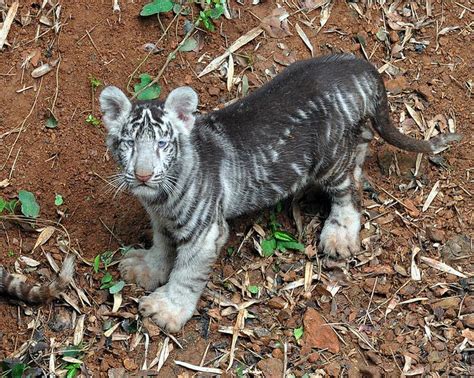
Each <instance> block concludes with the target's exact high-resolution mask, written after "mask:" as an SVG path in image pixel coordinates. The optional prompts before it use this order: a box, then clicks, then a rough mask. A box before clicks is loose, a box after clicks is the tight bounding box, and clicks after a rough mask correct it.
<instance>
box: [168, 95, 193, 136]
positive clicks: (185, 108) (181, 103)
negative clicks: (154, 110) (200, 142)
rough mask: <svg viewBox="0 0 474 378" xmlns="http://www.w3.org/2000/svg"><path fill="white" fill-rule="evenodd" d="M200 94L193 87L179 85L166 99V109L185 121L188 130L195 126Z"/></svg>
mask: <svg viewBox="0 0 474 378" xmlns="http://www.w3.org/2000/svg"><path fill="white" fill-rule="evenodd" d="M198 101H199V100H198V95H197V93H196V92H195V91H194V89H192V88H191V87H179V88H176V89H174V90H173V91H171V93H170V94H169V95H168V97H167V98H166V101H165V110H167V111H169V112H172V113H174V114H176V115H177V116H178V118H179V119H180V120H181V121H183V122H184V125H185V127H186V130H187V131H188V132H190V131H191V129H192V128H193V127H194V121H195V117H194V114H193V113H194V112H195V111H196V110H197V106H198Z"/></svg>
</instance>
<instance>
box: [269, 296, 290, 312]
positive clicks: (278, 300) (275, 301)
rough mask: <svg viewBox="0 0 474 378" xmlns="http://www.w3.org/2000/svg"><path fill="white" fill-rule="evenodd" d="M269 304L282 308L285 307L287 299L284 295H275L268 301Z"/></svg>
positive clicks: (278, 308) (275, 307) (271, 306)
mask: <svg viewBox="0 0 474 378" xmlns="http://www.w3.org/2000/svg"><path fill="white" fill-rule="evenodd" d="M267 304H268V307H270V308H273V309H276V310H281V309H283V308H285V306H286V301H285V300H284V299H283V298H282V297H273V298H272V299H270V300H269V301H268V302H267Z"/></svg>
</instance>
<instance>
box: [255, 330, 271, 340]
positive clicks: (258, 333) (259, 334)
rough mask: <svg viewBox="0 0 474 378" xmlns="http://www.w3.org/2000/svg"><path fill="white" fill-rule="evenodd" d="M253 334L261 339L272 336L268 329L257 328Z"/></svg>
mask: <svg viewBox="0 0 474 378" xmlns="http://www.w3.org/2000/svg"><path fill="white" fill-rule="evenodd" d="M253 333H254V334H255V336H257V337H258V338H261V337H265V336H268V335H269V334H270V331H269V330H268V329H266V328H261V327H259V328H255V329H254V330H253Z"/></svg>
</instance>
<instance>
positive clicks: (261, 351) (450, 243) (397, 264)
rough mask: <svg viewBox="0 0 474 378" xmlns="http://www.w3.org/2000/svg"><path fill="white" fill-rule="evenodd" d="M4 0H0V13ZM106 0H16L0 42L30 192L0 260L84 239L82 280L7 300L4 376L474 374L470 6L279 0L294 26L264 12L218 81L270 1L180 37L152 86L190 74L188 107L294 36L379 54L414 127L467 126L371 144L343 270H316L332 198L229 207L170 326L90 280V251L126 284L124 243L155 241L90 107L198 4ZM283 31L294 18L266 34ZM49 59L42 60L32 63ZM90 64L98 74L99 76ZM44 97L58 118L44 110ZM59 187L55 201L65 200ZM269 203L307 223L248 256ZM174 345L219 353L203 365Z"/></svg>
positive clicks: (303, 51)
mask: <svg viewBox="0 0 474 378" xmlns="http://www.w3.org/2000/svg"><path fill="white" fill-rule="evenodd" d="M12 3H13V1H11V0H7V1H6V4H3V1H0V9H3V19H5V17H6V13H7V10H8V8H10V6H12ZM51 3H52V4H51ZM112 3H113V1H84V0H82V1H59V5H60V12H59V18H58V17H57V16H55V17H53V14H57V12H58V9H59V6H58V5H57V4H56V2H55V1H52V2H51V1H49V2H48V1H45V2H44V4H43V2H41V1H28V2H25V1H20V5H19V8H18V11H17V14H16V17H15V18H14V21H13V23H12V26H11V29H10V31H9V33H8V38H7V41H8V45H7V46H5V47H4V49H3V51H1V52H0V85H1V96H0V197H1V198H3V199H14V198H16V196H17V194H18V191H19V190H28V191H30V192H32V193H34V194H35V196H36V199H37V201H38V203H39V205H40V207H41V212H40V217H39V218H38V220H37V221H36V225H33V227H32V226H31V225H30V224H27V223H25V222H23V221H18V220H15V219H12V217H11V216H9V215H8V214H7V213H6V212H5V211H4V213H3V214H2V215H1V217H2V218H1V220H2V223H1V227H0V263H1V264H2V265H3V266H5V267H7V268H8V270H9V271H11V272H14V271H16V273H22V274H24V275H25V276H27V277H28V280H31V282H47V281H49V279H51V277H53V270H52V268H51V264H50V262H49V261H50V260H53V261H56V263H57V264H58V265H61V261H62V259H63V257H64V253H65V252H66V251H68V252H70V253H76V254H77V255H78V256H80V258H78V259H77V273H76V276H75V286H76V288H77V289H74V288H71V289H70V290H69V291H68V294H67V297H66V299H64V298H63V299H60V300H56V301H54V302H53V303H51V304H47V305H43V306H30V305H26V304H24V303H19V302H18V301H14V300H12V299H6V298H2V299H1V302H0V345H1V348H0V349H1V350H0V360H4V366H6V367H4V374H10V376H15V375H14V374H13V373H12V372H10V373H8V371H9V369H11V368H15V366H22V365H21V364H24V365H25V367H26V366H28V367H29V368H30V369H31V370H30V371H29V372H30V373H32V374H37V375H39V376H41V375H46V374H48V373H56V374H58V375H61V374H62V375H65V374H66V373H67V372H69V374H71V376H74V374H77V375H79V374H82V376H109V377H121V376H128V375H133V374H138V375H140V374H141V375H157V376H160V377H175V376H180V377H188V376H193V375H197V376H213V375H221V376H228V377H230V376H239V377H242V376H265V377H281V376H282V375H285V376H288V377H292V376H296V377H302V376H305V377H319V376H325V375H329V376H339V375H343V376H351V377H356V376H373V377H379V376H400V375H406V376H432V377H437V376H473V375H474V370H473V362H474V361H473V360H474V353H473V351H474V349H473V348H474V331H473V329H472V328H473V327H474V297H473V295H472V290H473V286H474V285H473V280H472V275H473V273H474V269H473V268H474V259H473V251H472V236H473V221H474V219H473V208H474V206H473V200H472V193H473V191H474V186H473V177H472V175H473V174H474V171H473V170H474V163H473V157H474V155H473V154H472V148H473V147H474V145H473V141H472V138H471V135H472V131H473V128H472V125H473V114H474V113H473V109H474V108H473V102H472V88H473V72H474V66H473V62H472V42H473V39H472V28H473V21H474V8H473V5H472V3H471V2H469V1H463V0H459V1H440V0H430V1H428V0H426V1H418V2H416V1H396V2H395V3H396V4H394V3H393V2H390V1H387V2H383V1H371V2H369V5H366V4H365V2H345V1H339V0H334V1H332V2H331V1H317V0H305V1H304V2H301V3H299V2H297V1H285V2H281V3H279V5H281V6H282V7H284V9H286V11H287V12H288V14H289V17H288V19H287V20H288V25H287V27H285V25H283V28H281V24H280V22H277V23H276V24H275V23H274V24H273V29H271V30H268V27H267V28H265V32H264V33H262V34H260V35H258V36H257V37H256V38H254V39H253V40H251V41H250V42H249V43H247V44H245V45H244V46H243V47H241V48H240V49H239V50H238V51H237V52H236V53H234V54H233V61H234V82H233V83H231V84H232V85H231V88H230V91H229V90H228V88H227V77H226V72H225V70H224V69H217V70H215V71H213V72H211V73H209V74H207V75H204V76H203V77H201V78H198V77H197V74H198V73H199V72H201V71H202V70H203V68H204V67H205V66H206V65H207V64H208V63H209V62H210V61H211V60H212V59H214V58H215V57H217V56H219V55H221V54H223V53H224V52H225V49H226V47H228V46H229V45H230V44H231V43H233V42H234V41H235V40H236V39H237V38H239V37H240V36H242V35H244V34H245V33H247V32H248V31H249V30H251V29H252V28H254V27H258V26H259V25H260V23H261V20H264V19H265V17H266V16H268V15H270V14H271V13H272V11H273V10H274V9H275V8H276V7H277V3H276V2H275V1H271V0H262V1H261V2H260V3H258V4H256V5H252V2H250V1H249V0H244V1H241V2H236V1H234V0H231V1H230V2H229V10H230V13H231V15H232V16H233V17H232V19H227V18H225V17H224V16H222V17H221V18H219V19H218V20H216V21H215V25H216V31H214V32H209V31H205V30H202V31H198V34H197V35H195V38H196V39H197V41H198V47H197V48H196V50H197V51H191V52H177V53H176V57H175V59H173V60H171V61H170V63H169V65H168V66H167V67H166V68H165V70H164V71H163V75H162V76H161V78H160V80H159V84H160V85H161V87H162V95H161V98H162V99H163V98H164V96H165V95H166V94H167V93H168V92H169V91H170V90H171V89H173V88H175V87H177V86H180V85H191V86H193V87H194V88H195V90H196V91H197V92H198V93H199V96H200V109H201V110H202V111H211V110H212V109H214V108H215V107H219V106H223V104H224V103H226V102H228V101H230V100H232V99H234V98H236V97H241V96H242V91H245V90H246V88H245V84H244V82H245V79H244V81H242V78H243V76H244V75H245V77H246V78H247V80H248V83H249V85H248V86H249V91H252V90H253V89H254V88H256V87H258V86H259V85H261V83H263V82H265V81H267V80H269V79H270V77H271V76H272V75H274V74H275V73H276V72H279V71H281V70H282V69H283V68H284V64H288V62H289V61H291V60H292V59H303V58H308V57H310V56H311V53H310V50H309V48H308V46H307V45H306V44H305V42H304V41H303V38H304V36H305V35H306V37H307V39H308V40H309V43H310V44H311V46H312V48H313V49H314V55H315V56H318V55H323V54H328V53H335V52H341V51H344V52H352V53H354V54H356V55H359V56H362V57H366V58H368V59H369V60H370V61H371V62H372V63H373V64H374V65H375V66H376V67H377V68H379V69H380V71H381V72H383V76H384V79H385V80H386V83H387V89H388V90H389V100H390V105H391V110H392V113H391V115H392V118H393V121H394V123H395V125H396V126H397V127H399V128H400V129H401V130H403V132H405V133H409V134H410V135H412V136H414V137H417V138H423V137H426V136H428V135H430V133H431V135H434V134H436V133H438V132H448V131H455V130H456V131H457V132H459V133H461V134H463V136H464V139H463V141H462V142H461V143H459V144H457V145H455V146H454V147H452V148H450V149H449V150H447V151H445V152H443V153H442V154H440V155H437V156H436V157H427V156H423V157H422V158H421V161H420V162H419V165H417V156H416V154H410V153H405V152H401V151H399V150H396V149H394V148H392V147H390V146H388V145H387V144H386V143H384V142H383V141H382V140H381V139H377V140H375V141H373V142H372V144H371V152H370V156H369V157H368V159H367V162H366V172H365V173H366V177H367V179H368V184H367V187H366V190H365V192H364V200H363V203H364V211H363V222H364V226H363V229H362V231H361V240H362V245H363V251H362V253H361V255H359V256H357V258H355V259H354V260H353V261H351V262H350V265H349V267H347V268H346V267H343V266H342V267H340V266H339V267H338V266H335V267H333V268H332V269H329V268H322V267H321V261H320V259H319V257H318V255H317V251H316V248H315V246H316V245H317V242H318V236H319V233H320V230H321V223H322V222H323V219H324V218H323V217H322V215H324V214H323V213H324V211H319V209H318V207H319V206H317V203H318V199H316V201H314V200H313V199H311V200H309V199H306V200H304V201H303V203H302V204H301V215H298V214H297V213H296V214H295V212H293V211H292V209H291V202H290V201H289V202H288V203H285V204H283V207H282V209H278V210H280V211H278V210H275V209H268V210H267V211H263V212H261V213H256V214H251V215H249V216H247V217H242V218H240V219H237V220H233V221H231V227H232V228H231V238H230V241H229V243H228V245H227V246H226V247H225V248H224V249H223V251H222V252H221V255H220V258H219V259H218V261H217V262H216V264H215V268H214V270H213V273H212V275H211V278H210V283H209V285H208V290H207V291H206V294H205V295H204V296H203V298H202V299H201V300H200V302H199V305H198V310H197V313H196V314H195V316H194V317H193V319H192V320H191V321H190V322H189V323H188V324H187V325H186V327H185V328H184V330H183V331H182V332H180V333H179V334H177V335H174V337H173V336H171V338H170V336H168V335H166V334H164V333H163V332H160V330H159V329H158V328H157V327H156V326H154V325H153V324H152V323H151V322H150V321H149V320H143V319H141V318H140V317H139V316H138V315H137V301H136V299H137V298H138V297H139V296H140V295H141V294H142V293H143V292H142V291H141V290H140V289H139V288H137V287H135V286H129V285H127V286H126V287H125V288H124V289H123V290H122V291H121V292H120V293H119V294H116V295H115V299H114V297H113V296H112V295H111V294H109V291H108V290H107V289H103V290H101V289H100V286H101V279H103V277H104V275H106V273H105V267H104V264H103V263H102V264H101V265H100V268H99V271H98V272H95V271H94V269H93V261H94V259H95V257H96V256H97V255H99V254H104V252H107V251H112V252H113V253H112V256H113V258H111V260H113V262H112V263H111V265H110V266H109V267H108V268H107V271H108V272H110V273H111V274H112V275H113V280H114V281H118V280H119V279H120V278H119V274H118V271H117V269H116V261H118V260H119V259H120V255H121V253H122V251H123V249H124V248H123V247H125V246H130V245H137V244H139V243H145V244H146V243H148V242H149V232H148V229H149V225H148V221H147V219H146V217H145V213H144V210H143V209H142V208H141V207H140V206H139V204H138V202H137V201H136V200H135V199H134V198H132V197H131V196H129V195H128V194H120V195H118V196H117V197H115V198H112V194H111V193H110V192H107V188H108V186H107V183H106V181H105V180H106V178H107V177H108V176H110V175H111V174H113V173H114V172H115V171H116V166H115V164H114V162H113V161H112V160H111V157H110V155H109V154H108V153H107V151H106V148H105V145H104V136H105V129H104V127H103V125H102V124H100V125H93V124H91V123H88V122H86V118H87V117H88V116H89V115H90V114H92V115H93V116H95V117H96V118H97V119H99V120H100V112H99V110H98V102H97V97H98V92H99V91H100V90H101V88H102V87H103V85H111V84H112V85H116V86H118V87H121V88H122V89H124V90H125V89H126V88H127V83H128V81H129V79H131V83H132V86H131V87H133V84H136V83H137V82H138V81H139V80H138V75H139V74H141V73H149V74H150V75H151V76H152V77H153V76H155V75H157V74H158V72H159V71H160V69H161V68H162V67H163V65H164V64H165V61H166V59H167V57H168V55H169V54H170V53H171V52H172V51H173V50H175V48H176V47H177V46H178V44H179V43H180V41H181V40H182V39H183V37H184V35H185V30H184V24H185V20H192V17H193V15H195V14H197V12H198V10H199V6H198V5H193V6H192V7H191V9H192V11H193V14H190V15H187V16H184V15H180V16H178V17H175V15H174V14H173V13H172V12H168V13H166V14H162V15H161V16H160V22H161V25H160V22H158V20H157V18H156V17H155V16H152V17H147V18H144V17H140V16H139V13H140V10H141V9H142V7H143V5H144V4H145V3H147V1H130V0H126V1H125V0H121V1H119V6H120V12H118V13H117V12H116V13H113V10H112ZM379 3H385V5H384V7H382V5H380V4H379ZM54 4H56V5H54ZM324 4H325V5H324ZM317 5H323V8H321V7H317ZM303 6H304V7H306V8H311V7H316V8H315V9H312V10H307V9H306V10H304V9H303ZM28 14H29V15H30V19H28V17H27V15H28ZM41 16H44V17H43V18H41ZM55 20H59V21H60V24H59V25H57V24H56V23H55ZM267 20H268V19H267ZM324 21H327V22H326V23H325V24H324V25H323V26H322V27H321V28H320V25H321V22H323V23H324ZM264 22H266V21H264ZM48 24H49V25H48ZM55 24H56V26H59V27H57V28H56V29H55ZM275 25H276V26H275ZM297 25H298V26H297ZM168 26H170V27H169V28H168ZM167 28H168V29H167ZM164 29H167V32H166V34H163V30H164ZM285 30H289V32H291V35H286V36H279V37H278V38H274V37H272V34H273V35H275V33H281V34H285ZM298 30H303V33H304V34H302V33H301V32H298ZM384 31H386V33H385V32H384ZM302 36H303V38H302ZM160 39H161V40H160ZM158 40H160V41H159V43H158V44H157V48H158V49H159V51H158V52H157V53H156V54H152V55H150V56H149V57H148V59H147V60H146V61H145V62H144V63H143V64H142V65H141V66H139V65H140V63H141V62H142V61H143V60H144V58H145V57H146V56H147V52H146V51H145V49H144V45H145V44H147V43H156V42H157V41H158ZM44 63H50V64H52V65H53V67H52V70H51V71H50V72H48V73H47V74H45V75H44V76H42V77H40V78H33V77H32V76H31V73H32V72H33V70H34V69H35V68H38V67H40V66H41V65H42V64H44ZM282 63H283V64H282ZM225 64H227V65H228V59H226V63H225ZM308 74H310V73H308ZM130 75H133V76H130ZM91 77H93V78H96V79H98V80H100V82H101V85H100V86H99V87H98V88H97V90H96V93H93V92H92V89H91ZM328 80H331V78H328ZM269 106H271V104H269ZM51 111H52V113H53V114H54V116H55V118H56V119H57V121H58V124H57V126H56V127H55V128H48V127H46V124H47V120H48V119H49V118H50V117H51ZM417 166H418V169H417V170H416V168H415V167H417ZM415 171H416V176H415V175H414V173H415ZM57 194H60V195H61V196H62V198H63V200H64V203H63V204H62V205H59V206H57V205H55V197H56V195H57ZM322 201H323V200H322V199H319V204H320V203H321V202H322ZM16 212H17V214H20V213H19V209H17V210H16ZM272 213H274V214H276V218H277V221H278V222H279V223H280V225H281V227H280V228H281V229H283V230H286V231H289V232H291V233H293V234H295V235H296V234H297V227H296V223H297V222H296V221H301V223H302V225H303V232H302V234H300V235H299V239H300V240H301V241H302V242H303V243H304V244H305V246H306V249H305V251H304V252H299V251H286V252H277V253H275V254H274V255H273V256H271V257H263V256H261V255H259V253H258V251H257V248H256V247H255V244H258V243H259V241H260V239H261V235H262V233H266V234H267V235H268V233H269V232H270V228H269V222H270V215H271V214H272ZM295 219H296V221H295ZM47 225H49V226H54V227H55V228H56V231H55V233H54V234H53V235H52V236H51V237H50V238H49V240H47V241H46V242H45V244H44V245H42V246H40V247H38V248H36V249H35V250H34V251H33V246H34V244H35V242H36V240H37V238H38V235H39V232H38V230H37V229H38V228H41V227H44V226H47ZM109 254H110V253H109ZM24 256H26V257H29V258H31V259H33V260H34V261H37V262H39V265H37V264H36V263H34V262H32V261H30V260H27V259H24V258H23V257H24ZM103 256H104V255H103ZM48 257H49V258H50V260H48ZM104 260H106V258H103V259H102V262H104ZM443 263H444V264H443ZM81 294H82V297H81V298H80V297H79V295H81ZM120 301H121V302H120ZM114 304H115V307H116V308H113V307H114ZM118 306H119V307H118ZM326 324H330V326H329V325H326ZM301 332H302V334H301ZM232 334H234V337H233V336H232ZM155 357H156V359H155ZM153 360H155V361H154V363H153ZM176 361H182V362H186V363H190V364H193V365H197V366H202V367H205V368H212V369H217V370H214V373H212V372H211V373H202V372H197V371H195V370H192V369H188V368H186V367H183V366H180V365H179V363H177V362H176ZM161 365H162V366H161ZM140 371H141V373H139V372H140ZM218 371H221V372H220V373H219V372H218ZM16 376H21V373H20V375H16Z"/></svg>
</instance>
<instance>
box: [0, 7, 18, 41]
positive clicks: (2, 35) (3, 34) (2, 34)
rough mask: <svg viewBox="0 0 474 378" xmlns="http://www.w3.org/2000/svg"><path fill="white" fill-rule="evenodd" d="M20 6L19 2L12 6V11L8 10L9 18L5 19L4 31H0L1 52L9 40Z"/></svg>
mask: <svg viewBox="0 0 474 378" xmlns="http://www.w3.org/2000/svg"><path fill="white" fill-rule="evenodd" d="M19 4H20V3H19V2H18V1H15V2H14V3H13V4H12V5H11V7H10V9H9V10H8V13H7V17H6V18H5V21H4V22H3V27H2V30H0V50H1V49H3V45H4V44H5V41H6V40H7V36H8V32H9V31H10V28H11V26H12V23H13V20H14V19H15V16H16V12H17V11H18V5H19Z"/></svg>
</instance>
